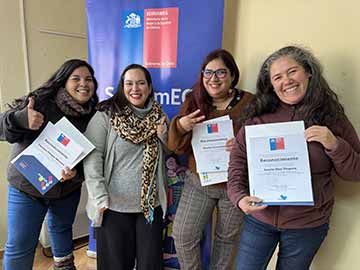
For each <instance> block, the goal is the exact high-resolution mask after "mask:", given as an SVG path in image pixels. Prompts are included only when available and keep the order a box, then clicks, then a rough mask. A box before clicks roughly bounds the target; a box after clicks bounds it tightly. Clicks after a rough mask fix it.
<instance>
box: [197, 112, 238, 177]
mask: <svg viewBox="0 0 360 270" xmlns="http://www.w3.org/2000/svg"><path fill="white" fill-rule="evenodd" d="M233 137H234V132H233V126H232V121H231V120H230V118H229V117H228V116H227V117H225V118H224V117H219V118H214V119H211V120H209V121H205V122H203V123H200V124H197V125H195V127H194V128H193V131H192V140H191V145H192V148H193V152H194V156H195V160H196V168H197V172H221V171H227V169H228V164H229V152H227V151H226V150H225V145H226V142H227V141H228V140H229V139H230V138H233Z"/></svg>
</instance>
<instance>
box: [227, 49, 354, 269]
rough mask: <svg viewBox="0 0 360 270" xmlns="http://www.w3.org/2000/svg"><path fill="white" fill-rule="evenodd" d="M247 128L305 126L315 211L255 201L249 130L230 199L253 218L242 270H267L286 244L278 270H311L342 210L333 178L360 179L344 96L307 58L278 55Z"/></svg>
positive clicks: (238, 151)
mask: <svg viewBox="0 0 360 270" xmlns="http://www.w3.org/2000/svg"><path fill="white" fill-rule="evenodd" d="M247 116H248V117H249V118H250V119H249V120H247V122H246V124H247V125H256V124H264V123H274V122H287V121H296V120H303V121H304V122H305V127H306V130H305V138H306V140H307V145H308V152H309V160H310V168H311V172H310V173H311V179H312V188H313V195H314V206H266V205H259V204H256V203H257V202H260V201H261V198H256V197H251V196H249V188H248V185H249V183H248V170H247V161H246V145H245V132H244V128H242V129H241V130H240V132H239V133H238V135H237V136H236V143H235V146H234V148H233V150H232V152H231V156H230V165H229V182H228V195H229V197H230V199H231V201H232V202H233V204H234V205H235V206H237V207H239V208H240V209H242V210H243V211H244V212H245V213H246V214H247V215H246V216H245V221H244V225H243V232H242V234H241V239H240V247H239V250H238V262H237V269H238V270H242V269H244V270H245V269H246V270H252V269H254V270H260V269H266V266H267V264H268V262H269V260H270V258H271V256H272V254H273V252H274V249H275V247H276V245H277V244H279V255H278V261H277V267H276V269H278V270H284V269H292V270H297V269H299V270H300V269H301V270H304V269H309V266H310V264H311V261H312V260H313V257H314V256H315V254H316V252H317V250H318V249H319V247H320V245H321V243H322V242H323V240H324V239H325V237H326V235H327V233H328V229H329V219H330V215H331V211H332V208H333V205H334V191H333V183H332V180H331V172H332V171H335V172H336V173H337V174H338V175H339V176H340V177H342V178H346V179H352V180H355V179H358V178H359V175H360V156H359V152H360V142H359V139H358V136H357V134H356V132H355V130H354V128H353V127H352V125H351V123H350V122H349V120H348V119H347V117H346V116H345V114H344V109H343V107H342V105H341V104H340V103H339V101H338V98H337V96H336V94H335V93H334V92H333V91H332V90H331V88H330V87H329V85H328V84H327V82H326V80H325V78H324V77H323V75H322V68H321V66H320V64H319V62H318V60H317V59H316V58H315V57H314V56H313V55H312V54H311V53H310V52H309V51H307V50H305V49H302V48H299V47H294V46H289V47H285V48H282V49H280V50H278V51H276V52H274V53H273V54H271V55H270V56H269V57H268V58H267V59H266V60H265V62H264V63H263V65H262V67H261V69H260V73H259V76H258V80H257V93H256V99H255V101H254V103H253V104H252V106H251V107H250V109H249V112H248V114H247Z"/></svg>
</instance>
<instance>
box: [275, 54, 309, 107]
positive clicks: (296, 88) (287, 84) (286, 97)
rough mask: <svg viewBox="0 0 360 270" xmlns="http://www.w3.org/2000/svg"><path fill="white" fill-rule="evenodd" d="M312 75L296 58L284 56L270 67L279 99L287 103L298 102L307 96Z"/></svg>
mask: <svg viewBox="0 0 360 270" xmlns="http://www.w3.org/2000/svg"><path fill="white" fill-rule="evenodd" d="M309 78H310V75H309V74H308V73H307V72H306V71H305V69H304V68H303V67H302V66H301V65H300V64H299V63H298V62H296V61H295V60H294V59H292V58H290V57H287V56H282V57H280V58H279V59H277V60H275V61H274V62H273V63H272V64H271V67H270V80H271V84H272V86H273V87H274V91H275V93H276V95H277V96H278V97H279V99H280V100H281V101H282V102H284V103H287V104H290V105H293V104H298V103H299V102H300V101H301V100H302V99H303V98H304V96H305V93H306V91H307V88H308V84H309Z"/></svg>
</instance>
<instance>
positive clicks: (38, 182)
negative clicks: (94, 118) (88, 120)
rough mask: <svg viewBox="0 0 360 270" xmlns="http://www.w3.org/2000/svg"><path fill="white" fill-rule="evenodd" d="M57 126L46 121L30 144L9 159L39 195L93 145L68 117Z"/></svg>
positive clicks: (49, 187) (53, 183)
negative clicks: (42, 128)
mask: <svg viewBox="0 0 360 270" xmlns="http://www.w3.org/2000/svg"><path fill="white" fill-rule="evenodd" d="M59 127H62V128H64V129H60V128H59ZM59 127H58V126H57V125H54V124H52V123H51V122H49V123H48V124H47V125H46V127H45V128H44V130H43V131H42V132H41V133H40V135H39V136H38V137H37V138H36V139H35V140H34V141H33V143H32V144H31V145H29V146H28V147H27V148H26V149H25V150H24V151H22V152H21V153H20V154H19V155H18V156H16V157H15V158H14V159H13V160H12V161H11V163H12V164H13V165H14V166H15V167H16V169H17V170H18V171H19V172H20V173H21V174H22V175H24V177H25V178H26V179H27V180H28V181H29V182H30V183H31V184H32V185H34V187H35V188H36V189H37V190H38V191H39V192H40V193H41V194H45V193H46V192H47V191H48V190H50V189H51V188H52V187H53V186H54V185H55V184H56V183H57V182H58V181H59V180H60V179H61V170H62V169H64V168H65V167H69V168H70V169H72V168H74V167H75V165H76V164H77V163H78V162H79V161H80V160H81V159H82V158H84V157H85V155H87V154H88V153H89V152H90V151H91V150H92V149H93V148H94V146H92V148H91V150H90V148H89V145H88V144H91V143H90V142H89V141H88V140H87V139H86V138H85V136H84V135H82V134H81V133H80V132H79V131H78V130H77V129H76V128H75V127H74V126H73V125H72V124H71V123H70V122H69V121H68V120H67V119H62V120H61V122H60V124H59ZM77 133H79V134H80V135H81V136H82V137H81V136H80V135H79V134H77ZM79 142H80V143H79Z"/></svg>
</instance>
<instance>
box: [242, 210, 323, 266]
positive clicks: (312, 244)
mask: <svg viewBox="0 0 360 270" xmlns="http://www.w3.org/2000/svg"><path fill="white" fill-rule="evenodd" d="M328 230H329V225H328V224H327V223H326V224H324V225H321V226H319V227H315V228H304V229H278V228H276V227H274V226H271V225H269V224H266V223H263V222H260V221H258V220H257V219H255V218H253V217H251V216H250V215H248V216H245V219H244V225H243V231H242V234H241V237H240V245H239V249H238V254H237V262H236V269H237V270H263V269H266V267H267V265H268V263H269V261H270V259H271V257H272V255H273V253H274V250H275V248H276V246H277V244H278V243H279V253H278V258H277V264H276V269H277V270H289V269H291V270H307V269H309V267H310V264H311V262H312V260H313V258H314V256H315V254H316V252H317V251H318V249H319V248H320V245H321V243H322V242H323V241H324V239H325V237H326V235H327V233H328Z"/></svg>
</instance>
